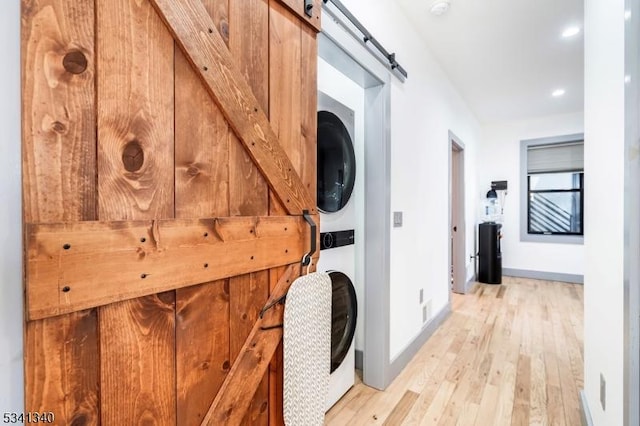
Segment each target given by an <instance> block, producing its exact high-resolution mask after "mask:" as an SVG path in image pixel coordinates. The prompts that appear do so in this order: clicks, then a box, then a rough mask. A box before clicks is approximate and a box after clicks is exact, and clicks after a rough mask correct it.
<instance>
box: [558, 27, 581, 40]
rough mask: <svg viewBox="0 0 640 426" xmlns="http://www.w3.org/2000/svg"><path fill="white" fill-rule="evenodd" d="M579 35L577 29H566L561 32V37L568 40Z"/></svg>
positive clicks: (578, 29)
mask: <svg viewBox="0 0 640 426" xmlns="http://www.w3.org/2000/svg"><path fill="white" fill-rule="evenodd" d="M578 34H580V28H579V27H569V28H567V29H565V30H564V31H563V32H562V37H563V38H569V37H573V36H575V35H578Z"/></svg>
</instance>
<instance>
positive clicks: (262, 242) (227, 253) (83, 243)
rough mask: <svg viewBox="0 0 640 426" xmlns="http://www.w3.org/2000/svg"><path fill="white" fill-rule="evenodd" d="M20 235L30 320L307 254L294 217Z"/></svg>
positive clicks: (73, 227)
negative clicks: (23, 253)
mask: <svg viewBox="0 0 640 426" xmlns="http://www.w3.org/2000/svg"><path fill="white" fill-rule="evenodd" d="M313 217H314V218H316V219H317V215H314V216H313ZM26 233H27V235H26V251H27V259H26V260H27V262H26V263H27V264H26V273H27V301H28V305H27V312H28V315H29V318H31V319H39V318H44V317H49V316H53V315H59V314H62V313H68V312H74V311H77V310H80V309H85V308H88V307H95V306H101V305H105V304H108V303H113V302H118V301H124V300H129V299H132V298H135V297H139V296H144V295H151V294H155V293H159V292H163V291H168V290H175V289H177V288H182V287H187V286H191V285H196V284H199V283H204V282H210V281H215V280H219V279H224V278H228V277H233V276H236V275H242V274H247V273H251V272H255V271H262V270H265V269H269V268H273V267H277V266H280V265H287V264H290V263H292V262H294V261H296V260H300V259H302V256H303V255H304V253H305V252H308V250H309V235H308V233H309V231H308V226H307V224H306V222H305V221H304V219H303V218H302V217H299V216H265V217H249V218H245V217H238V218H233V217H228V218H217V219H171V220H157V221H133V222H131V221H128V222H77V223H62V224H42V225H27V229H26ZM106 276H108V277H109V279H108V280H106V281H105V279H104V277H106Z"/></svg>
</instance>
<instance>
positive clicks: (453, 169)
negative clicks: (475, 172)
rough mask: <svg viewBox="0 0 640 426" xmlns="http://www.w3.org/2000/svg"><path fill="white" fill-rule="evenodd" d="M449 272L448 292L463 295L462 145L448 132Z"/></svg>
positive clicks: (465, 277)
mask: <svg viewBox="0 0 640 426" xmlns="http://www.w3.org/2000/svg"><path fill="white" fill-rule="evenodd" d="M449 145H450V160H449V170H450V177H449V220H450V226H449V236H450V240H451V248H450V253H449V259H450V261H449V270H450V274H451V275H450V276H451V282H450V287H449V288H450V292H454V293H460V294H465V293H466V289H467V285H466V284H467V264H466V255H465V253H466V249H465V244H466V229H465V207H464V206H465V202H464V200H465V193H464V145H463V144H462V142H461V141H460V139H458V138H457V137H456V136H455V135H454V134H453V133H451V132H449Z"/></svg>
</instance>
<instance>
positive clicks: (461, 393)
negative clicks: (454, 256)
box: [326, 277, 583, 426]
mask: <svg viewBox="0 0 640 426" xmlns="http://www.w3.org/2000/svg"><path fill="white" fill-rule="evenodd" d="M452 308H453V313H452V314H451V316H450V317H449V318H448V319H447V320H446V321H445V322H444V323H443V325H442V326H441V327H440V328H439V329H438V331H437V332H436V333H435V334H434V335H433V336H432V337H431V338H430V339H429V341H428V342H427V343H426V344H425V346H424V347H423V348H422V349H421V350H420V352H419V353H418V354H417V355H416V357H415V358H414V359H413V360H412V361H411V363H410V364H409V365H408V366H407V368H406V369H405V370H404V371H403V372H402V373H401V374H400V376H398V378H397V379H396V380H395V381H394V382H393V383H392V384H391V385H390V386H389V388H388V389H387V390H386V391H384V392H380V391H377V390H374V389H371V388H369V387H367V386H365V385H363V384H362V383H358V384H357V385H356V386H355V387H353V388H352V389H351V391H350V392H349V393H347V394H346V395H345V396H344V397H343V398H342V400H340V401H339V402H338V403H337V404H336V405H335V406H334V407H333V408H332V409H331V411H330V412H329V413H327V417H326V424H327V425H349V426H353V425H361V424H388V425H399V424H405V425H415V424H426V425H456V424H459V425H474V424H475V425H487V426H491V425H511V424H513V425H529V424H549V425H567V426H573V425H579V424H580V405H579V401H578V390H579V389H581V388H582V387H583V287H582V286H581V285H574V284H567V283H559V282H549V281H537V280H530V279H522V278H512V277H505V278H504V279H503V285H501V286H495V285H487V284H478V285H476V286H475V287H474V289H473V290H472V293H471V294H469V295H466V296H461V295H456V294H454V295H453V299H452Z"/></svg>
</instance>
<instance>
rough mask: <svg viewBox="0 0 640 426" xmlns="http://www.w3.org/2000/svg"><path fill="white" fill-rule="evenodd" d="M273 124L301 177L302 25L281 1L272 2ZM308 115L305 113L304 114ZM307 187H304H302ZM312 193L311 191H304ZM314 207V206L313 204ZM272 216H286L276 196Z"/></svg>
mask: <svg viewBox="0 0 640 426" xmlns="http://www.w3.org/2000/svg"><path fill="white" fill-rule="evenodd" d="M269 7H270V14H269V68H270V76H271V78H270V81H269V91H270V93H271V97H270V108H269V111H270V120H271V126H272V128H273V130H274V132H275V133H276V135H277V136H278V140H279V141H280V145H281V146H282V149H283V150H284V152H285V153H286V155H287V156H288V157H289V159H290V160H291V163H292V164H293V167H294V169H295V171H296V172H297V173H298V175H299V176H300V175H301V171H302V170H301V169H302V163H301V161H300V160H301V154H302V153H301V148H302V145H301V139H302V133H301V125H300V123H301V122H302V114H303V111H302V109H301V92H302V90H303V89H302V87H301V84H302V76H301V67H300V56H301V52H300V50H301V47H300V44H301V36H300V32H301V30H300V26H301V24H300V21H299V20H298V18H297V17H296V16H295V15H294V14H293V13H292V12H290V11H289V9H287V8H286V7H285V6H283V5H282V4H281V3H280V1H279V0H270V2H269ZM305 112H306V111H305ZM303 185H304V183H303ZM305 190H306V191H307V193H309V191H308V188H305ZM309 195H311V194H309ZM314 205H315V203H314ZM270 213H271V214H286V208H285V207H284V206H283V205H282V203H281V202H280V200H278V197H277V196H276V194H273V193H272V194H271V200H270Z"/></svg>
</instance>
